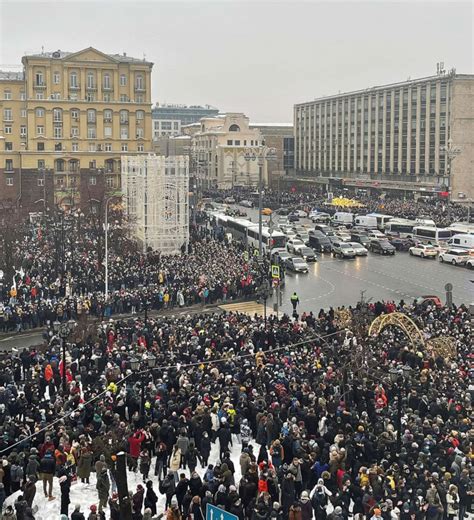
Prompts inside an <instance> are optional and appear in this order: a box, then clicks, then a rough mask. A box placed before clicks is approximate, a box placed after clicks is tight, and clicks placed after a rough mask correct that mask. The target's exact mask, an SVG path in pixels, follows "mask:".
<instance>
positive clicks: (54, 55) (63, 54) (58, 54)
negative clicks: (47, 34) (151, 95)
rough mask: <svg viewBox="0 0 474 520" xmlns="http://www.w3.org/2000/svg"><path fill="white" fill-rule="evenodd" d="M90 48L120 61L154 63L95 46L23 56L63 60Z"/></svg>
mask: <svg viewBox="0 0 474 520" xmlns="http://www.w3.org/2000/svg"><path fill="white" fill-rule="evenodd" d="M88 50H93V51H96V52H98V53H100V54H103V55H104V56H108V57H109V58H112V59H113V60H115V61H117V62H119V63H146V64H149V65H152V63H151V62H149V61H147V60H145V58H143V59H140V58H134V57H133V56H127V53H126V52H124V53H122V54H107V53H104V52H102V51H99V50H97V49H95V48H94V47H88V48H86V49H81V50H80V51H75V52H70V51H62V50H60V49H58V50H57V51H42V52H40V53H33V54H25V55H24V56H23V58H43V59H44V58H45V59H56V60H63V59H65V58H69V57H70V56H73V55H76V54H80V53H81V52H85V51H88Z"/></svg>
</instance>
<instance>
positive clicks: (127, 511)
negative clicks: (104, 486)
mask: <svg viewBox="0 0 474 520" xmlns="http://www.w3.org/2000/svg"><path fill="white" fill-rule="evenodd" d="M116 467H117V470H116V478H115V481H116V483H117V491H118V496H119V507H120V515H119V516H120V518H121V519H122V520H132V505H131V503H130V497H129V495H128V484H127V456H126V454H125V453H124V452H123V451H120V452H119V453H117V462H116Z"/></svg>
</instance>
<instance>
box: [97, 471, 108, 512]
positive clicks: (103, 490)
mask: <svg viewBox="0 0 474 520" xmlns="http://www.w3.org/2000/svg"><path fill="white" fill-rule="evenodd" d="M95 487H96V489H97V494H98V496H99V512H101V511H102V510H103V508H104V507H107V501H108V500H109V490H110V480H109V476H108V475H107V468H102V471H101V472H100V475H97V484H96V485H95Z"/></svg>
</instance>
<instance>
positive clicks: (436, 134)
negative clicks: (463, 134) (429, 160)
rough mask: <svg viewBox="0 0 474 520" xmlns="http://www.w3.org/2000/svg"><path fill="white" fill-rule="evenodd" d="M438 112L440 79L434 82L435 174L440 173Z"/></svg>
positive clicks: (439, 110)
mask: <svg viewBox="0 0 474 520" xmlns="http://www.w3.org/2000/svg"><path fill="white" fill-rule="evenodd" d="M440 112H441V81H437V82H436V114H435V121H436V124H435V172H436V174H437V175H441V173H442V172H440V171H439V154H440V142H439V128H440Z"/></svg>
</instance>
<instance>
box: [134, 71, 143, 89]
mask: <svg viewBox="0 0 474 520" xmlns="http://www.w3.org/2000/svg"><path fill="white" fill-rule="evenodd" d="M135 88H136V89H137V90H143V76H142V75H141V74H138V75H137V76H135Z"/></svg>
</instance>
